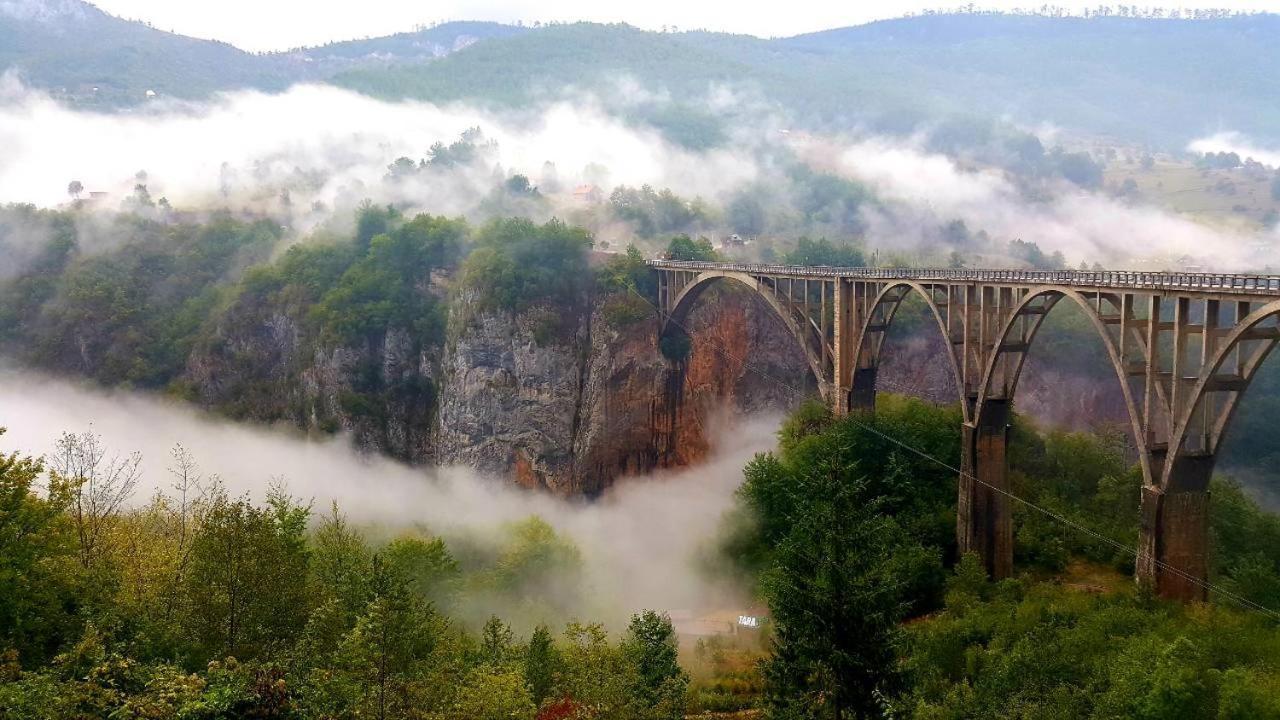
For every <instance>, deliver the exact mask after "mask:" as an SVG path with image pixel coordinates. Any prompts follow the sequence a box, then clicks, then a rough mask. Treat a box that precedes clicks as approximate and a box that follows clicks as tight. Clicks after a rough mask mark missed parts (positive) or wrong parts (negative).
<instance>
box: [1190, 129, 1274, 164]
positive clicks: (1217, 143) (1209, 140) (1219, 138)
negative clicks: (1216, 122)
mask: <svg viewBox="0 0 1280 720" xmlns="http://www.w3.org/2000/svg"><path fill="white" fill-rule="evenodd" d="M1187 149H1188V150H1190V151H1191V152H1194V153H1201V154H1203V153H1211V152H1212V153H1219V152H1227V153H1232V152H1233V153H1237V154H1239V155H1240V159H1241V160H1247V159H1249V158H1253V159H1254V160H1256V161H1258V162H1260V163H1262V164H1263V165H1267V166H1270V167H1273V168H1280V148H1264V147H1261V146H1259V145H1257V144H1256V143H1255V142H1254V141H1253V140H1251V139H1249V138H1248V137H1247V136H1245V135H1242V134H1241V133H1238V132H1234V131H1226V132H1220V133H1217V134H1214V135H1210V136H1208V137H1202V138H1199V139H1197V140H1193V141H1191V143H1190V144H1189V145H1187Z"/></svg>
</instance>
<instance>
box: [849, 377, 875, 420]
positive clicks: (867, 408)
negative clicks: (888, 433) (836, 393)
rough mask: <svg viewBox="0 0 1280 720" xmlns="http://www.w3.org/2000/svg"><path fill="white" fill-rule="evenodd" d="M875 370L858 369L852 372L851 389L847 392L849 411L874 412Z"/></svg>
mask: <svg viewBox="0 0 1280 720" xmlns="http://www.w3.org/2000/svg"><path fill="white" fill-rule="evenodd" d="M875 409H876V369H875V368H873V367H869V368H858V369H857V370H854V371H853V389H852V390H850V391H849V410H850V411H861V412H875Z"/></svg>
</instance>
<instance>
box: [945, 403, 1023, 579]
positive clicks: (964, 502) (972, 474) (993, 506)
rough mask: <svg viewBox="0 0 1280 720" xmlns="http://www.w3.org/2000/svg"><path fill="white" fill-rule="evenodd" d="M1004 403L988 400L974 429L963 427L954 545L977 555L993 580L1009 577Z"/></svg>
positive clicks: (1009, 522)
mask: <svg viewBox="0 0 1280 720" xmlns="http://www.w3.org/2000/svg"><path fill="white" fill-rule="evenodd" d="M1008 442H1009V403H1008V401H1007V400H989V401H987V407H985V408H983V409H982V410H981V412H979V413H978V421H977V424H976V425H969V424H965V425H964V426H963V443H964V444H963V449H962V451H961V464H960V483H959V487H960V494H959V498H958V501H957V504H956V510H957V512H956V542H957V545H958V546H959V552H960V554H961V555H963V554H965V553H971V552H972V553H977V554H978V556H979V557H980V558H982V561H983V564H984V565H985V566H986V568H987V573H988V574H989V575H990V576H991V577H992V579H995V580H1000V579H1003V578H1007V577H1009V576H1010V575H1012V574H1013V514H1012V508H1011V507H1010V504H1009V496H1008V495H1007V494H1006V493H1007V492H1008V490H1009V469H1008V457H1007V456H1006V454H1005V448H1006V447H1007V446H1008Z"/></svg>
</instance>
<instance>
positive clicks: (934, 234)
mask: <svg viewBox="0 0 1280 720" xmlns="http://www.w3.org/2000/svg"><path fill="white" fill-rule="evenodd" d="M616 84H617V87H618V90H617V92H616V93H615V94H617V95H619V96H620V97H609V98H603V99H602V98H599V97H596V96H593V95H589V94H574V93H573V92H572V91H564V92H562V93H560V94H559V95H556V96H555V97H554V98H548V99H547V101H546V102H545V103H543V104H541V105H539V106H536V107H530V108H525V109H522V110H516V111H513V110H491V109H484V108H482V107H480V106H478V105H468V104H464V103H455V104H449V105H433V104H431V103H424V102H408V101H405V102H386V101H382V100H377V99H373V98H370V97H366V96H363V95H360V94H357V93H354V92H350V91H347V90H342V89H338V88H334V87H329V86H322V85H299V86H295V87H293V88H291V89H289V90H287V91H285V92H283V93H279V94H266V93H261V92H252V91H246V92H232V93H225V94H222V95H219V96H216V97H215V98H214V99H213V100H210V101H208V102H205V103H178V102H175V101H169V100H161V101H157V102H155V103H152V104H149V105H147V106H144V107H142V108H139V109H137V110H134V111H131V112H128V113H119V114H106V113H91V112H84V111H80V110H76V109H72V108H68V107H66V106H63V105H60V104H58V103H57V102H55V101H54V100H53V99H51V98H50V97H49V96H47V95H45V94H42V93H40V92H37V91H33V90H30V89H28V88H25V87H23V86H22V85H21V83H19V82H18V81H17V80H16V79H15V78H14V77H13V76H7V77H5V78H4V79H3V80H0V146H3V147H5V148H6V149H7V151H6V153H4V154H3V155H0V203H4V202H31V203H35V204H37V205H40V206H54V205H58V204H61V203H65V202H67V201H68V199H69V197H68V185H69V183H70V182H71V181H73V180H77V181H79V182H80V183H81V184H82V185H83V193H84V196H85V197H88V193H91V192H105V193H108V196H107V197H106V198H101V197H100V198H99V200H95V201H94V204H93V205H92V207H100V208H104V209H106V208H110V209H113V210H114V209H115V208H118V207H121V206H122V203H125V205H126V206H127V202H128V199H129V198H130V196H131V193H133V192H135V186H136V185H139V184H144V185H145V186H146V188H147V192H148V193H149V194H150V197H151V198H154V199H159V198H161V197H164V198H166V199H167V201H168V202H169V203H170V204H171V205H172V206H173V207H175V208H179V209H181V210H195V211H199V210H201V209H209V208H216V207H232V208H237V209H243V210H246V211H249V212H253V213H258V214H267V215H270V216H272V217H278V218H281V219H282V220H283V221H284V222H286V223H287V224H288V226H289V227H290V228H291V231H292V233H293V236H292V237H291V238H290V241H291V242H292V241H296V240H297V239H298V237H301V236H303V235H305V234H306V233H308V232H310V231H311V230H313V229H315V228H316V227H319V226H322V225H324V224H325V223H328V222H330V221H333V220H335V219H337V221H338V222H346V223H349V222H350V218H351V216H352V215H353V213H352V212H351V211H352V210H353V209H354V208H355V207H356V206H357V205H358V204H359V203H361V202H362V201H364V200H365V199H369V200H372V201H373V202H375V203H380V204H382V203H390V204H394V205H396V206H397V207H398V208H400V209H401V210H403V211H405V212H406V213H413V212H429V213H433V214H443V215H449V216H459V215H465V216H468V217H470V218H472V219H475V220H481V219H484V218H485V217H488V216H493V215H494V214H532V215H535V216H536V217H533V219H535V220H539V221H541V220H546V219H548V218H549V217H550V216H553V215H554V216H558V217H561V218H568V219H570V221H571V222H583V223H586V224H588V225H591V226H592V227H591V229H592V231H593V232H595V233H596V235H597V238H598V239H607V240H609V241H610V244H621V245H625V244H626V243H628V242H631V241H632V240H633V239H634V238H635V235H636V228H634V227H621V226H619V225H625V223H623V222H621V221H616V220H612V221H608V222H607V223H605V224H604V225H601V224H600V223H601V220H600V217H599V214H596V213H594V210H593V207H595V206H593V204H592V203H600V202H601V201H602V200H604V199H607V198H608V197H609V194H610V192H611V191H612V190H613V189H614V188H616V187H619V186H623V185H626V186H630V187H638V186H641V185H646V184H647V185H650V186H652V187H654V188H659V189H662V188H669V189H670V190H672V191H673V192H675V193H676V194H677V195H679V196H680V197H682V198H685V199H687V200H689V201H695V202H696V199H701V201H703V202H704V203H707V204H709V207H710V208H711V209H710V211H709V212H708V213H706V214H705V215H703V216H702V217H703V218H704V220H702V221H700V224H699V225H697V226H696V227H694V226H691V227H688V228H685V229H684V231H688V232H693V233H704V234H707V235H710V236H716V235H728V234H729V233H731V232H742V233H743V234H744V235H758V236H759V237H761V238H764V239H767V240H770V241H777V240H781V241H782V242H783V243H784V246H785V243H786V242H788V241H790V240H794V236H796V235H799V234H826V235H828V236H829V237H831V239H833V240H838V241H847V240H856V241H860V242H862V243H864V244H865V245H866V246H867V247H868V249H870V250H879V251H881V252H882V255H881V257H882V258H886V259H891V261H892V262H897V263H909V264H920V265H924V264H938V263H940V262H946V259H947V256H948V253H949V252H950V251H951V250H958V251H960V252H961V253H962V254H964V255H967V256H970V257H977V258H979V261H980V262H983V263H984V264H988V265H992V264H994V265H1001V266H1009V265H1010V263H1011V258H1009V257H1008V256H1006V255H1005V254H1004V251H1003V248H1005V247H1007V245H1008V243H1009V242H1010V241H1013V240H1023V241H1026V242H1034V243H1037V244H1038V245H1039V246H1040V247H1041V248H1042V249H1043V250H1044V251H1045V252H1046V253H1049V254H1051V253H1054V252H1060V253H1062V255H1063V257H1064V260H1065V262H1066V263H1067V264H1068V265H1069V266H1072V267H1075V266H1077V265H1079V264H1080V263H1082V262H1084V263H1087V264H1089V265H1093V264H1094V263H1100V264H1102V265H1103V266H1105V267H1108V268H1129V267H1141V268H1145V269H1162V268H1170V267H1174V266H1178V265H1180V264H1186V263H1187V262H1190V263H1192V264H1195V265H1198V266H1200V267H1204V268H1206V269H1216V270H1255V271H1256V270H1259V269H1260V268H1263V267H1268V266H1273V265H1275V264H1277V258H1276V257H1275V256H1274V253H1273V252H1272V251H1271V250H1270V246H1271V245H1273V244H1274V240H1275V239H1276V238H1277V237H1280V235H1278V233H1280V229H1273V230H1270V231H1257V230H1250V229H1248V228H1246V227H1243V226H1241V227H1236V226H1230V227H1210V226H1208V225H1205V224H1202V223H1200V222H1197V221H1195V220H1193V219H1190V218H1188V217H1184V216H1181V215H1178V214H1175V213H1172V212H1169V211H1167V210H1164V209H1161V208H1160V207H1158V206H1157V204H1156V203H1155V202H1153V201H1152V200H1149V199H1143V198H1135V197H1127V198H1120V197H1113V194H1112V192H1111V190H1110V189H1108V188H1105V187H1097V188H1095V189H1086V188H1084V187H1080V186H1077V185H1075V184H1072V183H1070V182H1066V181H1065V180H1061V179H1053V178H1042V177H1035V178H1034V179H1033V181H1034V188H1033V189H1031V190H1029V189H1028V187H1027V182H1028V179H1027V178H1019V177H1016V176H1015V175H1013V174H1011V173H1010V172H1009V171H1008V170H1007V169H1004V168H1000V167H997V166H993V165H991V164H989V163H983V162H968V161H966V160H965V159H964V158H965V157H966V156H967V155H969V154H973V155H975V156H976V155H981V154H982V153H981V152H980V151H979V150H978V149H976V148H974V149H973V150H974V152H973V153H970V152H969V149H966V148H965V147H959V148H952V149H951V150H949V151H948V152H947V154H943V153H942V152H938V151H937V150H936V149H931V146H930V143H929V142H928V140H929V138H930V132H929V130H927V129H925V130H922V131H921V132H920V133H919V134H917V135H915V136H911V137H897V136H895V137H889V136H882V135H874V134H868V133H865V132H859V131H857V130H856V129H852V130H850V129H847V130H845V131H844V132H842V133H839V134H829V135H820V134H812V133H809V132H803V131H801V130H799V129H798V128H797V129H795V130H788V128H789V127H790V126H791V124H792V123H791V122H790V120H791V119H789V118H787V117H786V114H785V110H784V109H779V108H776V107H770V106H768V105H767V104H765V103H763V102H762V101H760V99H759V98H758V95H757V94H752V93H751V92H746V91H742V92H734V91H731V90H730V89H728V88H725V87H709V88H708V89H707V94H706V97H705V98H703V99H702V100H698V99H685V100H684V101H682V102H684V104H685V105H692V106H697V107H700V108H702V109H703V110H704V111H705V112H706V113H707V115H708V117H710V118H712V119H713V120H714V122H716V123H718V124H719V125H720V126H721V129H722V130H723V132H721V133H719V135H720V136H721V140H720V141H719V142H715V143H711V144H710V145H708V146H707V147H703V148H700V149H698V148H694V147H690V146H686V145H682V144H680V143H677V142H674V141H672V140H671V139H670V138H669V137H667V136H666V135H665V134H664V133H663V132H660V131H659V130H657V129H655V128H654V127H652V126H650V125H647V124H645V123H643V122H636V121H634V118H632V119H631V120H628V119H627V117H626V111H625V108H626V107H627V98H628V97H630V98H632V101H633V102H635V103H640V102H643V103H647V104H649V105H653V104H655V103H658V104H661V103H664V102H665V103H671V102H672V100H671V99H670V98H668V97H666V96H664V95H663V94H662V93H655V92H652V91H651V90H649V89H646V88H642V87H640V86H639V85H638V84H637V83H636V82H635V81H634V80H630V79H628V78H626V77H622V78H619V79H618V82H617V83H616ZM620 108H621V109H620ZM471 128H479V129H480V130H481V131H482V135H481V136H480V137H481V140H480V141H479V143H480V144H479V147H480V148H481V150H482V153H481V155H480V156H479V157H475V158H471V159H469V160H468V161H466V162H459V163H452V162H449V163H441V164H439V165H437V166H432V167H429V168H426V167H424V165H422V164H421V162H422V159H423V158H425V157H428V156H430V155H431V150H430V149H431V148H432V146H433V145H435V144H437V143H442V144H443V145H444V146H446V147H447V146H448V145H449V144H450V143H452V142H455V141H457V140H458V139H459V138H460V137H464V133H467V132H468V130H469V129H471ZM1228 141H1231V142H1236V143H1237V144H1238V143H1239V142H1243V139H1241V138H1239V137H1238V136H1234V135H1232V134H1230V133H1226V134H1222V135H1219V136H1215V138H1210V139H1205V140H1202V141H1200V144H1205V143H1211V142H1212V143H1216V144H1215V145H1214V147H1217V146H1218V145H1221V144H1222V143H1226V142H1228ZM1193 147H1199V145H1194V146H1193ZM1205 147H1208V145H1205ZM1257 154H1259V155H1260V156H1264V161H1265V158H1267V157H1270V156H1269V155H1267V154H1266V153H1262V152H1261V151H1258V153H1257ZM398 158H405V159H406V161H405V162H406V163H407V164H406V165H405V166H402V167H401V168H400V169H401V170H405V172H403V173H398V172H397V170H396V168H395V167H394V166H393V165H392V164H393V163H395V162H396V161H397V159H398ZM798 166H803V167H807V168H810V169H811V170H813V171H816V172H820V173H828V174H830V175H831V176H833V177H838V178H843V179H846V180H852V181H854V182H856V183H858V184H860V185H862V186H864V187H865V188H866V189H867V191H868V197H867V198H866V199H865V200H863V201H860V204H859V205H858V206H857V207H855V208H852V210H851V209H850V208H849V207H848V205H845V204H842V203H847V202H848V201H847V199H846V198H844V197H843V196H840V195H839V193H834V194H833V193H832V192H829V191H830V190H831V188H830V187H828V186H824V185H822V183H818V184H813V183H809V184H807V185H804V183H803V182H802V181H801V180H799V179H797V174H796V168H797V167H798ZM140 171H141V172H140ZM141 173H145V174H141ZM513 174H521V175H525V176H527V177H528V179H529V180H530V181H531V183H532V184H533V185H535V186H538V187H539V188H540V189H541V190H542V196H541V197H542V199H541V200H540V201H539V202H537V203H533V204H528V205H520V204H519V203H515V204H512V203H505V204H504V203H496V204H495V203H494V202H493V193H494V189H495V187H500V186H501V184H502V183H503V182H504V181H505V180H506V179H507V178H509V177H511V176H512V175H513ZM801 185H804V186H803V188H801ZM579 186H586V187H595V188H598V192H599V194H598V195H596V196H595V198H594V199H593V200H591V201H587V202H584V201H583V200H582V198H580V197H575V196H574V194H573V192H572V191H573V190H574V188H575V187H579ZM815 188H816V189H815ZM828 195H830V197H828ZM744 196H746V197H749V203H748V204H747V205H741V204H739V205H738V206H737V208H736V210H737V211H740V210H742V208H744V207H751V205H750V203H758V204H759V205H758V206H757V207H758V211H759V213H760V217H759V220H758V221H745V222H744V221H743V219H742V217H743V213H741V212H738V213H737V215H735V211H736V210H735V205H734V203H735V200H736V201H742V199H743V198H744ZM486 203H487V204H486ZM824 203H827V204H824ZM850 212H852V215H853V217H852V218H850V217H845V215H848V214H849V213H850ZM746 215H750V212H747V213H746ZM957 220H960V221H963V222H964V223H965V225H966V226H967V230H968V232H969V233H971V234H973V235H975V236H977V235H978V234H979V233H985V234H984V235H982V236H981V237H984V238H989V242H987V241H982V242H978V243H971V244H968V245H966V244H965V243H963V242H957V241H955V239H954V238H952V237H949V236H948V235H947V234H946V233H944V232H940V229H941V228H944V227H946V226H947V225H948V224H950V223H954V222H955V221H957ZM747 226H749V227H751V230H749V231H748V230H747V229H746V227H747ZM2 239H3V238H0V240H2ZM662 242H663V243H665V240H663V241H662ZM984 243H985V244H984ZM655 247H656V246H655ZM1185 258H1189V260H1186V259H1185Z"/></svg>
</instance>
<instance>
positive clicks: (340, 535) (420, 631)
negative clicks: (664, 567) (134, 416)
mask: <svg viewBox="0 0 1280 720" xmlns="http://www.w3.org/2000/svg"><path fill="white" fill-rule="evenodd" d="M64 448H65V453H59V455H57V456H55V458H54V459H53V461H52V466H51V468H50V472H48V473H47V488H48V489H47V491H43V492H42V491H39V490H38V486H39V485H40V484H41V483H42V481H43V480H44V476H45V475H46V473H45V468H44V467H43V466H42V464H41V463H39V462H36V461H34V460H31V459H29V458H24V457H21V456H18V455H0V580H2V581H3V582H0V608H2V609H3V610H2V612H0V717H4V718H6V719H7V718H13V719H14V720H25V719H27V718H31V719H36V718H40V719H44V718H50V719H52V718H95V717H100V718H107V717H110V718H184V719H187V718H190V719H198V718H243V717H260V718H270V717H275V718H358V717H372V718H379V719H381V718H400V717H418V718H432V719H439V720H444V719H454V718H456V719H457V720H474V719H476V718H482V719H487V718H493V719H494V720H497V719H499V718H502V719H505V720H509V719H512V718H527V719H528V720H533V718H535V717H536V716H540V717H546V718H550V717H562V718H567V717H574V718H617V719H618V720H623V719H629V718H652V719H654V720H675V719H676V718H681V717H683V715H684V710H685V702H686V700H685V698H686V693H687V688H688V678H687V676H686V675H685V673H684V671H683V670H682V669H681V668H680V666H679V664H678V663H677V661H676V640H675V632H674V629H673V627H672V624H671V621H670V620H669V619H668V618H667V617H666V616H665V615H660V614H658V613H655V612H651V611H646V612H643V613H640V614H638V615H636V616H634V617H633V618H632V620H631V623H630V625H629V626H628V628H627V631H626V633H625V634H624V635H623V636H622V637H621V639H615V638H613V637H611V636H610V635H609V634H608V633H607V632H606V631H605V629H604V628H603V627H601V626H600V625H595V624H583V623H576V622H575V623H570V624H569V625H568V626H567V627H566V629H565V630H564V632H563V634H562V635H561V636H560V637H559V638H555V637H553V636H552V633H551V631H550V630H549V629H548V628H547V627H546V626H545V625H542V624H537V625H534V626H533V629H532V632H531V633H530V634H529V636H528V639H527V640H525V639H522V638H519V637H517V636H516V633H515V631H514V630H513V629H512V628H511V627H510V626H508V625H507V624H506V623H505V622H503V621H502V620H500V619H499V618H498V617H496V616H493V617H490V618H489V619H488V621H487V622H484V624H483V627H482V628H481V629H479V631H476V630H474V629H473V628H476V627H477V626H478V625H479V623H478V622H476V620H475V619H474V618H472V617H471V615H472V613H474V611H475V609H476V608H478V607H485V605H484V604H482V603H480V602H479V599H480V598H487V599H488V602H489V603H491V604H493V603H497V602H498V601H500V600H501V599H502V598H506V599H507V600H508V601H509V602H508V605H507V607H509V608H517V607H518V608H522V609H523V611H524V612H523V613H521V614H519V619H520V620H521V622H530V621H532V619H533V618H536V617H538V616H555V617H560V616H563V615H564V614H565V613H566V612H567V611H568V610H569V609H568V608H564V607H555V606H554V603H555V602H556V600H555V599H554V597H552V594H551V593H548V592H547V588H548V587H549V586H551V585H553V584H554V583H557V582H564V581H565V578H567V577H571V576H572V574H573V573H574V572H575V569H576V566H577V563H578V562H579V557H578V551H577V549H576V548H575V547H574V546H573V545H572V544H570V543H568V542H567V541H565V540H564V539H563V538H560V537H558V536H557V534H556V533H555V531H554V530H553V529H552V528H551V527H550V526H548V525H547V524H546V523H544V522H542V521H540V520H538V519H536V518H533V519H530V520H527V521H525V522H522V523H519V524H517V525H515V526H513V527H511V528H508V533H507V539H506V541H505V544H502V545H499V546H498V547H495V548H478V549H477V548H473V549H472V551H473V552H476V551H477V550H479V551H480V554H482V555H486V556H488V557H490V558H491V559H490V560H488V561H486V562H481V563H479V564H477V563H476V561H475V560H471V561H470V562H469V563H467V565H466V566H465V567H464V566H462V565H461V564H460V563H459V562H458V561H457V560H455V559H454V557H453V556H452V554H451V553H450V551H449V548H448V547H447V546H446V545H445V544H444V543H443V542H442V541H441V540H440V539H439V538H429V537H424V536H421V535H407V536H403V537H400V538H397V539H395V540H393V541H391V542H390V543H378V544H375V543H372V542H371V541H369V540H367V539H366V538H365V537H364V536H363V535H361V533H359V532H358V531H357V530H355V529H354V528H352V527H351V526H350V525H349V524H348V523H347V521H346V520H345V518H344V517H343V516H342V515H341V514H340V513H339V512H338V510H337V508H336V507H335V508H332V509H331V511H330V512H329V513H328V514H326V515H325V516H323V517H321V518H317V519H316V520H317V522H315V523H314V524H313V523H312V511H311V508H310V507H309V506H306V505H302V504H299V503H298V502H297V501H296V500H294V499H293V498H291V497H289V496H288V494H287V493H285V492H284V491H283V490H280V489H275V490H273V491H272V492H271V493H270V494H269V496H268V498H267V501H266V503H265V504H258V503H255V502H252V501H251V500H250V499H249V498H247V497H232V496H229V495H228V494H227V493H226V492H225V491H224V490H222V489H221V487H220V486H219V485H218V484H216V483H214V482H211V481H207V480H205V479H203V478H201V477H200V476H199V474H198V470H197V469H196V468H195V465H194V461H193V460H192V459H191V457H190V456H189V455H188V454H186V453H185V452H182V451H181V450H179V451H176V452H175V457H174V465H173V474H174V478H175V488H176V492H175V494H174V495H172V496H169V495H156V496H155V497H154V498H153V500H152V501H151V502H150V503H149V504H147V505H144V506H142V507H139V508H137V509H126V508H125V507H124V505H123V504H122V503H120V502H119V501H118V499H120V498H124V497H126V496H127V495H128V494H129V492H130V490H131V489H132V484H133V482H134V481H135V480H136V475H135V474H133V470H132V468H133V465H131V464H130V463H129V461H128V460H125V461H123V462H122V463H121V462H116V461H109V460H106V459H105V458H106V454H105V453H103V452H100V450H101V447H100V445H98V444H97V441H96V439H94V438H92V436H79V437H77V436H67V437H64V439H63V441H62V443H61V444H60V450H62V449H64ZM64 458H71V461H66V460H65V459H64ZM91 539H92V541H91ZM90 550H91V551H90ZM516 599H519V600H520V602H519V603H516V602H514V601H515V600H516ZM540 710H541V712H542V713H543V714H542V715H539V712H540Z"/></svg>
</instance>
